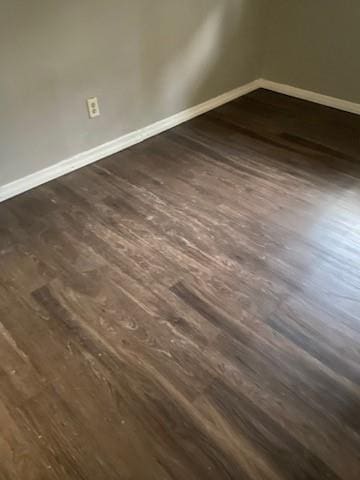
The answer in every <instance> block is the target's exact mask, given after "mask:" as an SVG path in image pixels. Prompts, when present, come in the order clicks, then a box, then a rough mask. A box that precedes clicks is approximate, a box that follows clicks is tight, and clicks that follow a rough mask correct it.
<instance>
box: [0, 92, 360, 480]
mask: <svg viewBox="0 0 360 480" xmlns="http://www.w3.org/2000/svg"><path fill="white" fill-rule="evenodd" d="M0 265H1V271H0V428H1V436H0V478H1V480H15V479H16V480H29V479H31V480H47V479H59V480H60V479H61V480H66V479H71V480H77V479H82V480H90V479H91V480H98V479H99V480H105V479H106V480H112V479H114V480H115V479H116V480H119V479H124V480H125V479H134V480H143V479H144V480H148V479H153V480H170V479H179V480H182V479H186V480H191V479H194V480H199V479H214V480H221V479H236V480H250V479H251V480H280V479H282V480H285V479H289V480H290V479H291V480H292V479H294V480H322V479H327V480H332V479H334V480H335V479H342V480H359V478H360V117H356V116H353V115H350V114H346V113H343V112H339V111H335V110H331V109H328V108H325V107H320V106H317V105H313V104H310V103H307V102H303V101H300V100H295V99H290V98H288V97H286V96H281V95H278V94H274V93H270V92H266V91H264V90H259V91H257V92H255V93H252V94H250V95H248V96H246V97H243V98H241V99H239V100H238V101H235V102H232V103H230V104H228V105H226V106H224V107H221V108H219V109H217V110H215V111H213V112H211V113H208V114H206V115H204V116H202V117H199V118H197V119H195V120H193V121H191V122H189V123H187V124H184V125H181V126H179V127H177V128H175V129H173V130H172V131H169V132H167V133H165V134H162V135H160V136H158V137H156V138H153V139H151V140H149V141H147V142H145V143H143V144H141V145H138V146H136V147H134V148H131V149H129V150H127V151H125V152H122V153H120V154H118V155H114V156H113V157H111V158H108V159H106V160H104V161H101V162H99V163H97V164H95V165H92V166H90V167H87V168H84V169H82V170H80V171H77V172H75V173H73V174H71V175H68V176H66V177H63V178H61V179H59V180H56V181H54V182H51V183H49V184H47V185H45V186H43V187H41V188H38V189H36V190H33V191H32V192H29V193H27V194H24V195H22V196H19V197H17V198H14V199H12V200H10V201H8V202H5V203H3V204H1V205H0Z"/></svg>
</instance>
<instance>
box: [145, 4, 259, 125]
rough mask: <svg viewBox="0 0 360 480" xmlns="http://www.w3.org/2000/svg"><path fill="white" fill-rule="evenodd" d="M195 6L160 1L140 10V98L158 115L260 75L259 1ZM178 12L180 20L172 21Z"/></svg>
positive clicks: (194, 103)
mask: <svg viewBox="0 0 360 480" xmlns="http://www.w3.org/2000/svg"><path fill="white" fill-rule="evenodd" d="M197 4H198V5H197V8H194V5H193V2H177V3H176V5H174V3H172V2H166V1H162V2H155V3H154V4H153V5H151V7H149V8H146V9H144V10H143V11H139V15H140V17H143V18H144V19H146V20H145V21H144V22H141V24H143V28H141V30H139V33H140V37H141V41H142V47H141V61H140V65H141V79H142V82H143V83H142V88H141V90H142V101H143V104H146V106H147V107H146V108H147V109H149V111H150V112H153V113H154V114H155V116H154V118H156V119H158V118H163V117H166V116H168V115H171V114H173V113H176V112H179V111H181V110H184V109H186V108H189V107H191V106H194V105H197V104H199V103H201V102H204V101H206V100H208V99H210V98H213V97H215V96H217V95H220V94H222V93H224V92H226V91H229V90H231V89H233V88H236V87H239V86H240V85H242V84H245V83H247V82H250V81H252V80H254V79H256V78H257V77H258V73H259V71H260V41H259V36H258V35H259V33H260V28H257V25H258V20H259V14H260V8H259V6H260V2H258V1H255V2H249V1H247V0H242V1H238V0H236V1H225V2H219V1H217V0H216V1H215V0H212V1H210V0H206V1H202V2H201V1H200V2H197ZM201 4H202V8H199V6H200V7H201ZM204 11H206V15H204V14H203V12H204ZM174 15H175V17H176V18H177V19H178V22H177V23H176V24H173V23H170V24H169V22H168V19H169V18H172V17H173V16H174Z"/></svg>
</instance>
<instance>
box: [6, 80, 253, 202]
mask: <svg viewBox="0 0 360 480" xmlns="http://www.w3.org/2000/svg"><path fill="white" fill-rule="evenodd" d="M258 88H259V81H258V80H254V81H253V82H250V83H247V84H246V85H243V86H241V87H238V88H235V89H234V90H231V91H229V92H226V93H224V94H222V95H219V96H218V97H215V98H212V99H210V100H208V101H206V102H204V103H201V104H199V105H196V106H195V107H191V108H189V109H187V110H184V111H182V112H179V113H176V114H175V115H172V116H171V117H168V118H165V119H163V120H160V121H158V122H155V123H153V124H151V125H148V126H146V127H144V128H141V129H139V130H136V131H134V132H131V133H128V134H126V135H123V136H121V137H119V138H117V139H115V140H112V141H110V142H107V143H104V144H103V145H100V146H98V147H95V148H92V149H91V150H88V151H85V152H82V153H80V154H78V155H75V156H73V157H71V158H68V159H66V160H63V161H61V162H58V163H56V164H55V165H52V166H50V167H47V168H44V169H42V170H39V171H37V172H35V173H32V174H31V175H28V176H26V177H23V178H20V179H19V180H15V181H14V182H11V183H8V184H6V185H3V186H0V202H3V201H5V200H7V199H9V198H12V197H15V196H16V195H19V194H21V193H24V192H26V191H27V190H30V189H32V188H35V187H38V186H40V185H43V184H44V183H47V182H49V181H50V180H54V179H55V178H58V177H60V176H62V175H66V174H67V173H70V172H73V171H74V170H77V169H79V168H82V167H84V166H86V165H89V164H91V163H94V162H97V161H98V160H101V159H103V158H106V157H108V156H110V155H113V154H114V153H118V152H120V151H121V150H125V149H126V148H129V147H131V146H133V145H136V144H137V143H140V142H143V141H144V140H146V139H147V138H150V137H153V136H155V135H158V134H159V133H162V132H164V131H166V130H169V129H170V128H173V127H176V126H177V125H179V124H181V123H184V122H186V121H188V120H191V119H192V118H194V117H197V116H199V115H202V114H203V113H206V112H208V111H210V110H213V109H214V108H217V107H220V106H221V105H224V104H225V103H228V102H231V101H232V100H235V99H236V98H239V97H241V96H243V95H246V94H247V93H250V92H252V91H254V90H257V89H258Z"/></svg>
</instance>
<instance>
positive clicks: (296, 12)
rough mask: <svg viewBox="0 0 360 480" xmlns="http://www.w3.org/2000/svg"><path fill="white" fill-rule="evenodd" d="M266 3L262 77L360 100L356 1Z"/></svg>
mask: <svg viewBox="0 0 360 480" xmlns="http://www.w3.org/2000/svg"><path fill="white" fill-rule="evenodd" d="M270 3H271V7H270V10H269V15H268V20H269V23H268V25H269V26H270V28H268V31H267V41H266V42H265V45H266V48H267V49H266V55H265V62H264V67H263V75H262V76H263V77H264V78H266V79H268V80H273V81H276V82H280V83H287V84H290V85H293V86H296V87H300V88H304V89H306V90H312V91H315V92H318V93H322V94H324V95H330V96H333V97H338V98H341V99H344V100H350V101H353V102H356V103H360V52H359V49H360V1H359V0H276V1H274V2H270Z"/></svg>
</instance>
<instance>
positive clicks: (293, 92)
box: [258, 78, 360, 115]
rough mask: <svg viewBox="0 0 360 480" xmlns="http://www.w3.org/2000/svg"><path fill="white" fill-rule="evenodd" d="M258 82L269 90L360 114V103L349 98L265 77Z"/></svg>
mask: <svg viewBox="0 0 360 480" xmlns="http://www.w3.org/2000/svg"><path fill="white" fill-rule="evenodd" d="M258 83H259V85H260V87H261V88H266V89H267V90H272V91H273V92H278V93H283V94H284V95H289V96H290V97H295V98H300V99H302V100H308V101H310V102H314V103H319V104H320V105H325V106H326V107H332V108H336V109H338V110H343V111H345V112H350V113H355V114H357V115H360V104H359V103H353V102H349V101H348V100H341V99H340V98H335V97H329V96H327V95H322V94H321V93H316V92H311V91H310V90H303V89H302V88H297V87H292V86H291V85H286V84H284V83H277V82H272V81H270V80H265V79H264V78H260V79H259V80H258Z"/></svg>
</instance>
